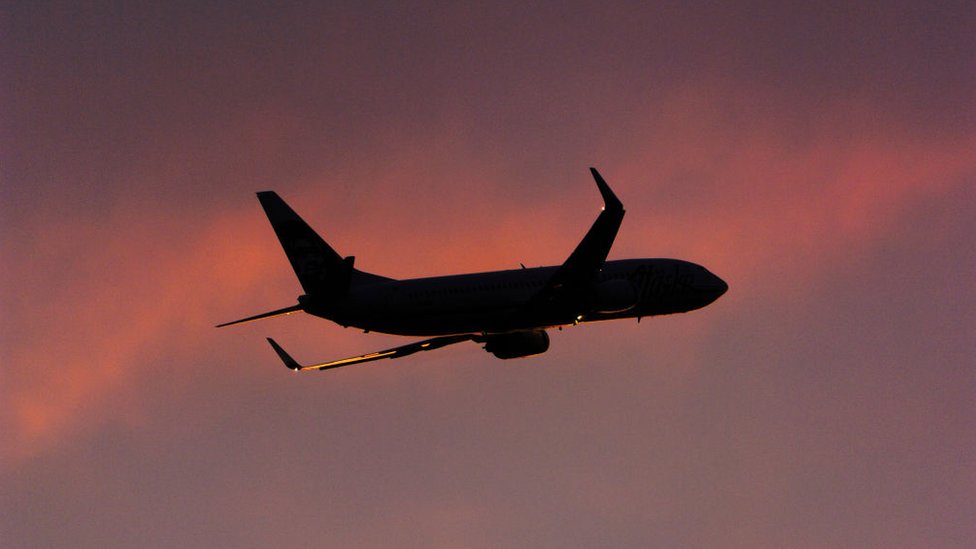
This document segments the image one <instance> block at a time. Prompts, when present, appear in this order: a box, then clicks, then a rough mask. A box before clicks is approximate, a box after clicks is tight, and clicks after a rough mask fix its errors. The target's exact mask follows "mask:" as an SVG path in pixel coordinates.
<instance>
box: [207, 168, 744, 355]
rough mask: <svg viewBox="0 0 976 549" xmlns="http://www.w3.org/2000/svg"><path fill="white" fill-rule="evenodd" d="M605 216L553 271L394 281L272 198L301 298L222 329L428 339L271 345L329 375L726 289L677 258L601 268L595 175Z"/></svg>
mask: <svg viewBox="0 0 976 549" xmlns="http://www.w3.org/2000/svg"><path fill="white" fill-rule="evenodd" d="M590 172H591V173H592V174H593V178H594V179H595V180H596V185H597V187H598V188H599V190H600V194H601V195H602V197H603V203H604V206H603V210H602V211H601V213H600V215H599V216H598V217H597V219H596V221H595V222H594V223H593V225H592V226H591V227H590V230H589V231H588V232H587V233H586V235H585V236H584V237H583V240H582V241H580V243H579V244H578V245H577V246H576V249H575V250H573V253H572V254H570V256H569V258H568V259H566V261H565V262H564V263H563V264H562V265H560V266H552V267H536V268H525V267H524V266H523V267H522V268H521V269H511V270H506V271H492V272H486V273H473V274H462V275H452V276H438V277H431V278H415V279H407V280H396V279H392V278H386V277H383V276H378V275H375V274H370V273H367V272H364V271H360V270H359V269H356V268H355V267H354V266H353V263H354V262H355V258H354V257H353V256H349V257H342V256H341V255H339V254H338V253H336V251H335V250H334V249H332V247H331V246H329V245H328V244H327V243H326V242H325V240H323V239H322V237H320V236H319V235H318V234H317V233H316V232H315V231H314V230H312V228H311V227H309V226H308V224H306V223H305V221H304V220H303V219H302V218H301V217H299V216H298V214H296V213H295V212H294V210H292V209H291V208H290V207H289V206H288V205H287V204H286V203H285V201H284V200H282V199H281V198H280V197H279V196H278V195H277V194H276V193H274V192H272V191H265V192H259V193H257V195H258V200H259V201H260V202H261V206H262V207H263V208H264V211H265V213H266V214H267V216H268V220H269V221H270V222H271V226H272V228H273V229H274V231H275V234H276V235H277V236H278V240H279V241H280V242H281V246H282V248H284V250H285V255H287V256H288V261H289V262H290V263H291V266H292V268H293V269H294V271H295V274H296V275H297V276H298V280H299V282H300V283H301V285H302V289H303V290H304V291H305V293H304V294H303V295H301V296H299V297H298V304H296V305H292V306H290V307H285V308H283V309H278V310H275V311H271V312H267V313H263V314H259V315H255V316H250V317H247V318H242V319H240V320H235V321H233V322H226V323H224V324H219V325H218V326H217V327H218V328H220V327H223V326H230V325H233V324H241V323H243V322H251V321H254V320H259V319H263V318H270V317H274V316H279V315H287V314H291V313H296V312H300V311H304V312H306V313H308V314H311V315H314V316H319V317H322V318H325V319H328V320H331V321H333V322H335V323H336V324H339V325H341V326H343V327H349V326H353V327H355V328H359V329H362V330H364V331H366V332H371V331H372V332H381V333H387V334H396V335H404V336H434V337H431V338H429V339H424V340H421V341H416V342H413V343H408V344H406V345H401V346H399V347H393V348H391V349H386V350H383V351H378V352H375V353H368V354H365V355H360V356H355V357H350V358H345V359H341V360H334V361H330V362H323V363H320V364H312V365H305V366H303V365H301V364H299V363H298V362H297V361H296V360H295V359H293V358H292V357H291V356H290V355H289V354H288V353H287V352H285V350H284V349H282V348H281V346H280V345H278V343H277V342H275V341H274V340H273V339H271V338H270V337H269V338H268V343H270V344H271V347H272V348H273V349H274V350H275V352H276V353H277V354H278V357H279V358H281V360H282V361H283V362H284V363H285V366H287V367H288V368H289V369H291V370H296V371H302V370H327V369H331V368H338V367H341V366H348V365H351V364H359V363H362V362H369V361H373V360H380V359H385V358H400V357H404V356H407V355H411V354H413V353H417V352H420V351H431V350H434V349H439V348H441V347H444V346H447V345H453V344H455V343H460V342H462V341H474V342H476V343H482V344H484V349H485V351H487V352H489V353H491V354H493V355H495V356H496V357H498V358H502V359H509V358H519V357H526V356H531V355H536V354H540V353H544V352H546V351H547V350H548V349H549V335H548V334H547V333H546V330H547V329H549V328H557V327H558V328H561V327H562V326H567V325H576V324H579V323H582V322H595V321H600V320H614V319H620V318H637V321H638V322H640V319H641V318H642V317H645V316H654V315H665V314H673V313H682V312H687V311H692V310H695V309H700V308H702V307H704V306H706V305H708V304H710V303H712V302H713V301H715V300H716V299H718V298H719V297H720V296H721V295H722V294H724V293H725V292H726V290H728V285H727V284H726V283H725V282H724V281H723V280H722V279H721V278H719V277H717V276H715V275H714V274H712V273H710V272H709V271H708V270H707V269H705V268H704V267H702V266H700V265H696V264H694V263H690V262H688V261H683V260H680V259H623V260H614V261H607V254H608V253H609V252H610V247H611V246H612V245H613V241H614V239H615V238H616V236H617V230H618V229H619V228H620V223H621V221H622V220H623V217H624V208H623V204H622V203H621V202H620V200H618V199H617V197H616V195H614V193H613V191H611V190H610V186H609V185H607V183H606V181H604V180H603V177H601V176H600V174H599V173H598V172H597V171H596V169H595V168H590Z"/></svg>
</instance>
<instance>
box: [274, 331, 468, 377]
mask: <svg viewBox="0 0 976 549" xmlns="http://www.w3.org/2000/svg"><path fill="white" fill-rule="evenodd" d="M475 337H476V336H474V335H473V334H461V335H449V336H441V337H435V338H432V339H425V340H423V341H415V342H413V343H408V344H407V345H401V346H399V347H393V348H391V349H386V350H383V351H377V352H375V353H368V354H365V355H360V356H354V357H350V358H343V359H340V360H333V361H330V362H322V363H319V364H310V365H307V366H303V365H301V364H299V363H298V361H296V360H295V359H294V358H292V357H291V355H289V354H288V353H287V352H285V350H284V349H282V348H281V345H278V343H277V342H275V340H273V339H271V338H270V337H269V338H268V343H270V344H271V347H272V348H273V349H274V350H275V352H276V353H278V357H279V358H281V360H282V362H284V363H285V366H287V367H288V369H290V370H295V371H298V372H301V371H306V370H329V369H332V368H340V367H342V366H350V365H352V364H360V363H363V362H371V361H373V360H380V359H384V358H400V357H404V356H407V355H412V354H414V353H417V352H420V351H432V350H434V349H440V348H441V347H444V346H447V345H453V344H454V343H461V342H462V341H468V340H471V339H474V338H475Z"/></svg>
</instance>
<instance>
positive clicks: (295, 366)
mask: <svg viewBox="0 0 976 549" xmlns="http://www.w3.org/2000/svg"><path fill="white" fill-rule="evenodd" d="M267 340H268V343H270V344H271V348H272V349H274V351H275V353H277V354H278V358H280V359H281V361H282V362H284V363H285V366H286V367H287V368H288V369H289V370H294V371H298V370H301V369H302V365H301V364H299V363H298V362H297V361H296V360H295V359H294V358H292V357H291V355H289V354H288V353H286V352H285V350H284V349H282V348H281V345H278V343H277V342H276V341H275V340H273V339H271V338H270V337H269V338H267Z"/></svg>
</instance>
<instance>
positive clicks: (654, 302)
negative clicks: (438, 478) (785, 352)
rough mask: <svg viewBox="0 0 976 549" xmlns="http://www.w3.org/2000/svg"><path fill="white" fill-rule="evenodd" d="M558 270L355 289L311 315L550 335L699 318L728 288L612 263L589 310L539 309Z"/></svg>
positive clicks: (445, 331)
mask: <svg viewBox="0 0 976 549" xmlns="http://www.w3.org/2000/svg"><path fill="white" fill-rule="evenodd" d="M557 269H558V267H536V268H523V269H512V270H505V271H492V272H484V273H472V274H461V275H451V276H438V277H430V278H415V279H405V280H393V279H386V278H381V277H375V278H373V279H368V281H366V282H363V283H359V284H354V285H353V286H352V287H351V288H350V289H349V292H348V293H347V294H346V295H345V296H344V297H343V298H341V299H339V300H335V301H332V300H330V302H328V303H326V302H315V301H313V300H311V299H310V298H306V299H305V300H304V301H303V302H302V304H303V307H304V309H305V311H306V312H308V313H311V314H314V315H316V316H321V317H323V318H327V319H329V320H332V321H334V322H336V323H338V324H340V325H343V326H351V327H355V328H359V329H362V330H366V331H374V332H382V333H388V334H397V335H406V336H437V335H451V334H493V333H505V332H512V331H518V330H535V329H546V328H552V327H556V326H562V325H567V324H575V323H579V322H594V321H599V320H612V319H619V318H634V317H638V318H639V317H645V316H653V315H663V314H672V313H681V312H686V311H691V310H694V309H698V308H701V307H704V306H705V305H708V304H709V303H711V302H712V301H715V300H716V299H717V298H718V297H719V296H721V295H722V294H723V293H724V292H725V291H726V289H727V288H728V286H727V285H726V284H725V282H723V281H722V280H721V279H720V278H718V277H717V276H715V275H714V274H712V273H710V272H709V271H708V270H707V269H705V268H704V267H701V266H700V265H696V264H694V263H690V262H688V261H683V260H678V259H625V260H617V261H607V262H606V263H605V264H604V266H603V269H602V270H601V271H600V273H599V274H598V275H597V280H596V281H595V287H596V288H597V292H596V294H594V296H593V298H592V299H591V300H590V302H589V303H588V305H587V306H586V308H585V309H580V310H578V311H573V312H572V314H568V313H567V311H566V309H565V308H556V307H551V308H550V307H547V306H546V304H544V303H543V304H538V305H536V306H533V307H529V308H527V304H530V300H531V299H532V298H533V296H535V295H537V294H538V292H540V290H542V289H543V287H544V286H545V285H546V283H547V282H548V281H549V280H550V279H551V277H552V276H553V274H554V273H555V272H556V270H557Z"/></svg>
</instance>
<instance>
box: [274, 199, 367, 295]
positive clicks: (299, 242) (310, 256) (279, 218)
mask: <svg viewBox="0 0 976 549" xmlns="http://www.w3.org/2000/svg"><path fill="white" fill-rule="evenodd" d="M258 200H260V201H261V206H262V207H263V208H264V213H265V214H267V216H268V221H270V222H271V226H272V227H273V228H274V232H275V234H276V235H278V240H279V241H280V242H281V247H282V248H284V250H285V255H287V256H288V261H289V262H290V263H291V267H292V269H294V270H295V275H297V276H298V281H299V282H300V283H301V284H302V288H303V289H304V290H305V293H306V294H308V295H320V296H321V295H328V294H332V295H336V294H342V293H345V292H346V291H347V290H348V289H349V282H350V279H351V277H352V273H353V258H352V257H351V256H350V257H347V258H345V259H343V257H342V256H340V255H339V254H338V253H336V251H335V250H333V249H332V247H331V246H329V245H328V244H327V243H326V242H325V240H322V237H320V236H319V235H318V234H317V233H316V232H315V231H314V230H312V228H311V227H309V226H308V224H307V223H305V220H303V219H302V218H301V217H299V216H298V214H296V213H295V211H294V210H292V209H291V207H289V206H288V204H286V203H285V201H284V200H282V199H281V197H279V196H278V195H277V193H275V192H273V191H265V192H259V193H258Z"/></svg>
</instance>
